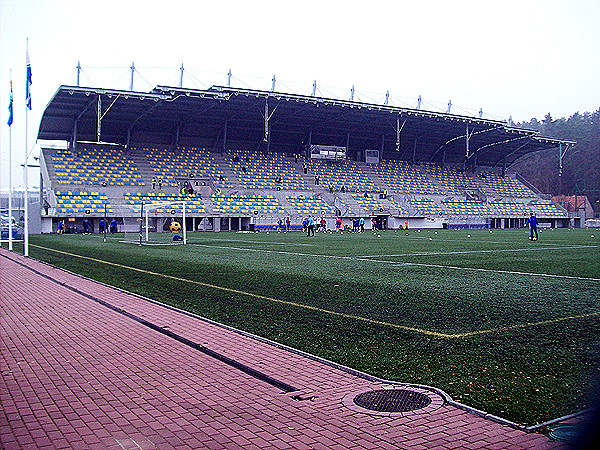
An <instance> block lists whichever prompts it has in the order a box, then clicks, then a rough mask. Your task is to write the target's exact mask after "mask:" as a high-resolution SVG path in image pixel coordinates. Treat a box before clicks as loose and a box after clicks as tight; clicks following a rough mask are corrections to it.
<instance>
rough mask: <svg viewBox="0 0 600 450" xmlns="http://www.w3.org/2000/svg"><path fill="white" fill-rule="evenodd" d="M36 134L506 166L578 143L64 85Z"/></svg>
mask: <svg viewBox="0 0 600 450" xmlns="http://www.w3.org/2000/svg"><path fill="white" fill-rule="evenodd" d="M38 139H40V140H65V141H73V140H75V141H78V142H80V141H90V142H110V143H118V144H122V145H131V146H138V147H139V146H148V145H152V146H162V147H170V146H194V147H206V148H209V149H215V150H222V149H229V148H242V149H244V148H249V149H261V150H265V149H268V150H271V151H283V152H288V153H298V152H300V151H301V150H303V149H304V148H306V145H308V144H309V143H312V144H321V145H337V146H347V147H348V154H349V155H356V154H357V153H358V152H364V151H365V150H367V149H374V150H379V151H380V152H381V154H382V156H383V157H384V158H386V159H405V160H416V161H421V162H424V161H432V162H441V163H458V164H477V165H481V166H496V165H507V166H508V165H510V164H511V163H512V162H514V161H515V160H516V159H517V158H519V157H520V156H522V155H524V154H526V153H529V152H533V151H538V150H544V149H548V148H557V147H565V146H566V147H568V146H571V145H574V144H575V142H572V141H565V140H560V139H551V138H546V137H542V136H540V135H539V134H538V133H536V132H534V131H529V130H523V129H520V128H515V127H511V126H508V125H507V124H506V123H504V122H499V121H492V120H485V119H477V118H473V117H466V116H460V115H454V114H442V113H436V112H431V111H423V110H417V109H407V108H399V107H393V106H387V105H378V104H371V103H362V102H355V101H344V100H337V99H331V98H322V97H313V96H302V95H295V94H285V93H280V92H267V91H256V90H249V89H238V88H230V87H212V88H210V89H207V90H195V89H183V88H176V87H168V86H157V87H156V88H154V89H153V90H152V91H151V92H134V91H120V90H110V89H99V88H86V87H76V86H61V87H59V89H58V90H57V91H56V93H55V94H54V97H53V98H52V100H51V101H50V103H49V104H48V106H47V107H46V109H45V111H44V114H43V116H42V120H41V123H40V128H39V132H38Z"/></svg>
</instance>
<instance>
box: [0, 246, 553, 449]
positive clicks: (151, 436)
mask: <svg viewBox="0 0 600 450" xmlns="http://www.w3.org/2000/svg"><path fill="white" fill-rule="evenodd" d="M23 265H26V266H27V267H29V268H31V269H33V270H34V271H32V270H29V269H28V268H26V267H23ZM0 269H1V271H0V274H1V278H0V282H1V288H0V289H1V291H0V295H1V297H0V298H1V307H2V319H1V330H2V334H1V354H2V369H1V370H2V378H1V379H2V381H1V384H0V400H1V403H2V411H1V413H0V433H1V436H0V437H1V441H0V443H1V444H2V448H4V449H16V448H48V449H50V448H90V449H105V448H114V449H120V448H124V449H129V448H137V449H139V448H142V449H153V448H193V449H199V448H213V449H217V448H219V449H235V448H245V449H246V448H248V449H253V448H261V449H267V448H273V449H292V448H301V449H307V448H310V449H398V448H400V449H404V448H410V449H426V448H436V449H455V448H467V449H480V448H489V449H549V448H560V447H561V445H560V444H558V443H555V442H551V441H549V440H548V438H546V437H545V436H543V435H539V434H531V433H525V432H523V431H521V430H517V429H514V428H512V427H509V426H507V425H504V424H500V423H497V422H494V421H491V420H488V419H485V418H483V417H480V416H478V415H475V414H473V413H470V412H467V411H464V410H462V409H459V408H456V407H455V406H451V405H449V404H448V403H447V402H445V400H444V397H443V396H442V395H440V394H439V393H437V392H435V391H433V390H425V389H417V388H412V387H411V388H407V389H412V390H415V391H418V392H421V393H424V394H425V395H427V396H428V397H429V398H430V399H431V403H430V404H429V405H428V406H426V407H425V408H422V409H418V410H415V411H411V412H404V413H377V412H374V411H369V410H365V409H363V408H360V407H358V406H356V405H355V404H354V403H353V401H352V399H353V398H354V396H355V395H356V394H358V393H360V392H366V391H369V390H376V389H399V388H403V387H402V386H398V385H393V384H386V383H382V382H378V381H369V380H366V379H364V378H361V377H358V376H355V375H352V374H350V373H347V372H346V371H343V370H340V369H339V368H334V367H332V366H331V365H328V364H324V363H323V362H320V361H317V360H315V359H311V358H308V357H305V356H302V355H300V354H297V353H294V352H291V351H287V350H286V349H283V348H278V347H276V346H273V345H270V344H269V343H266V342H262V341H260V340H258V339H254V338H252V337H251V336H246V335H242V334H240V333H237V332H235V331H233V330H230V329H227V328H226V327H223V326H219V325H218V324H213V323H210V322H208V321H205V320H202V319H200V318H196V317H192V316H190V315H187V314H184V313H182V312H179V311H176V310H173V309H170V308H167V307H164V306H161V305H158V304H156V303H153V302H150V301H148V300H146V299H143V298H140V297H138V296H135V295H130V294H128V293H125V292H123V291H120V290H118V289H114V288H111V287H108V286H105V285H102V284H98V283H95V282H93V281H90V280H87V279H85V278H81V277H78V276H76V275H73V274H70V273H68V272H65V271H63V270H60V269H57V268H53V267H51V266H48V265H46V264H42V263H40V262H37V261H35V260H32V259H25V258H23V257H21V256H20V255H16V254H14V253H9V252H8V251H6V250H4V249H0ZM35 271H37V272H38V273H36V272H35ZM90 297H93V298H90ZM95 299H100V300H101V301H103V302H106V303H107V304H109V305H111V306H112V307H113V308H115V307H116V308H118V309H119V311H115V310H113V309H111V308H110V307H108V306H107V305H103V304H101V303H99V302H98V301H95ZM121 312H126V313H129V314H131V315H134V316H137V317H139V318H141V319H144V320H146V321H148V322H151V323H152V324H154V325H155V326H157V327H158V329H159V330H167V331H166V332H167V333H173V334H174V335H177V336H181V337H182V338H184V339H187V340H189V341H191V342H193V343H196V344H200V345H201V346H203V348H204V349H209V350H210V351H212V352H216V353H218V354H220V355H223V356H224V357H226V358H229V359H230V360H234V361H236V362H237V363H239V364H242V365H244V366H247V367H249V368H251V369H253V370H254V371H257V372H260V373H262V374H264V375H265V377H266V378H265V379H271V378H272V379H274V380H277V381H279V382H281V383H284V384H287V385H291V386H292V387H294V388H297V391H294V392H287V393H286V392H284V391H283V390H282V389H280V387H278V385H272V384H269V383H268V382H266V381H265V379H259V378H257V377H256V376H252V374H248V373H246V372H243V371H242V370H239V369H238V368H236V367H232V365H231V364H228V363H227V361H225V362H223V361H221V360H218V359H215V358H214V357H211V356H210V355H207V354H205V353H202V352H201V351H199V350H198V349H197V348H193V346H190V345H186V344H185V343H182V342H180V341H177V340H175V339H174V338H173V335H168V334H167V335H165V334H164V333H162V332H159V331H157V330H156V329H151V328H149V327H148V326H147V325H145V324H143V323H140V322H139V321H136V320H134V319H132V318H131V317H127V316H126V315H123V314H122V313H121ZM254 375H255V374H254ZM268 377H270V378H268ZM404 388H406V387H404ZM298 398H299V399H298Z"/></svg>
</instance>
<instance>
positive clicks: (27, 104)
mask: <svg viewBox="0 0 600 450" xmlns="http://www.w3.org/2000/svg"><path fill="white" fill-rule="evenodd" d="M25 57H26V67H27V80H26V83H27V89H26V92H27V94H26V95H27V97H26V98H25V166H24V169H23V170H24V171H25V172H24V174H23V184H24V185H25V193H24V195H25V203H24V212H23V216H24V217H23V219H24V221H23V256H26V257H27V256H29V187H28V184H27V172H29V167H28V162H27V159H28V156H29V155H28V153H29V147H28V145H27V133H28V126H27V125H28V124H27V115H28V114H27V112H28V110H29V108H30V107H31V91H30V90H29V38H27V46H26V50H25Z"/></svg>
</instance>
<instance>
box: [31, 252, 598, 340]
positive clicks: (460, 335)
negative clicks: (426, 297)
mask: <svg viewBox="0 0 600 450" xmlns="http://www.w3.org/2000/svg"><path fill="white" fill-rule="evenodd" d="M30 245H31V246H32V247H37V248H41V249H44V250H48V251H51V252H55V253H60V254H63V255H67V256H73V257H75V258H81V259H87V260H89V261H94V262H99V263H101V264H106V265H110V266H114V267H121V268H123V269H128V270H132V271H135V272H141V273H145V274H148V275H154V276H157V277H162V278H168V279H172V280H176V281H182V282H184V283H193V284H197V285H199V286H204V287H209V288H212V289H216V290H220V291H224V292H231V293H235V294H240V295H245V296H247V297H253V298H259V299H261V300H267V301H271V302H274V303H281V304H284V305H288V306H294V307H296V308H301V309H308V310H310V311H315V312H321V313H325V314H329V315H332V316H337V317H343V318H345V319H354V320H359V321H361V322H366V323H371V324H375V325H382V326H386V327H390V328H397V329H400V330H405V331H413V332H415V333H419V334H424V335H428V336H434V337H439V338H444V339H459V338H465V337H470V336H477V335H481V334H487V333H498V332H502V331H509V330H514V329H521V328H528V327H534V326H540V325H547V324H552V323H558V322H562V321H566V320H573V319H582V318H586V317H593V316H598V315H600V311H598V312H594V313H589V314H582V315H576V316H568V317H561V318H558V319H551V320H544V321H540V322H528V323H524V324H520V325H511V326H508V327H502V328H492V329H488V330H480V331H471V332H467V333H458V334H447V333H439V332H436V331H430V330H424V329H421V328H414V327H408V326H406V325H400V324H397V323H391V322H384V321H381V320H375V319H369V318H368V317H361V316H355V315H353V314H345V313H340V312H337V311H330V310H328V309H323V308H317V307H316V306H310V305H303V304H301V303H296V302H290V301H288V300H280V299H277V298H273V297H267V296H265V295H260V294H253V293H252V292H245V291H240V290H238V289H231V288H227V287H223V286H217V285H214V284H209V283H203V282H201V281H195V280H188V279H187V278H180V277H175V276H172V275H166V274H162V273H157V272H152V271H149V270H143V269H138V268H136V267H130V266H125V265H123V264H118V263H113V262H110V261H104V260H101V259H96V258H92V257H89V256H83V255H77V254H75V253H69V252H65V251H62V250H56V249H53V248H48V247H43V246H41V245H35V244H30Z"/></svg>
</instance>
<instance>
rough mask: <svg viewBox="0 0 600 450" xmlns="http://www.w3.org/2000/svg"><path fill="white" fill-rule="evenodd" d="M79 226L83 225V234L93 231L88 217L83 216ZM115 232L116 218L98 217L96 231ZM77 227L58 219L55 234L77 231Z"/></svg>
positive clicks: (116, 229)
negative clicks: (105, 218)
mask: <svg viewBox="0 0 600 450" xmlns="http://www.w3.org/2000/svg"><path fill="white" fill-rule="evenodd" d="M81 226H82V227H83V234H91V233H93V228H94V227H93V225H92V223H91V222H90V221H89V220H88V218H87V217H86V218H84V219H83V221H82V222H81ZM109 231H110V232H111V233H116V232H118V231H119V226H118V224H117V219H112V220H111V221H110V222H109V221H106V220H104V219H103V218H102V219H100V221H99V222H98V233H108V232H109ZM77 232H78V231H77V228H76V227H74V226H72V227H69V226H68V225H67V223H66V221H64V220H62V219H61V220H59V221H58V226H57V228H56V234H64V233H77Z"/></svg>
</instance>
